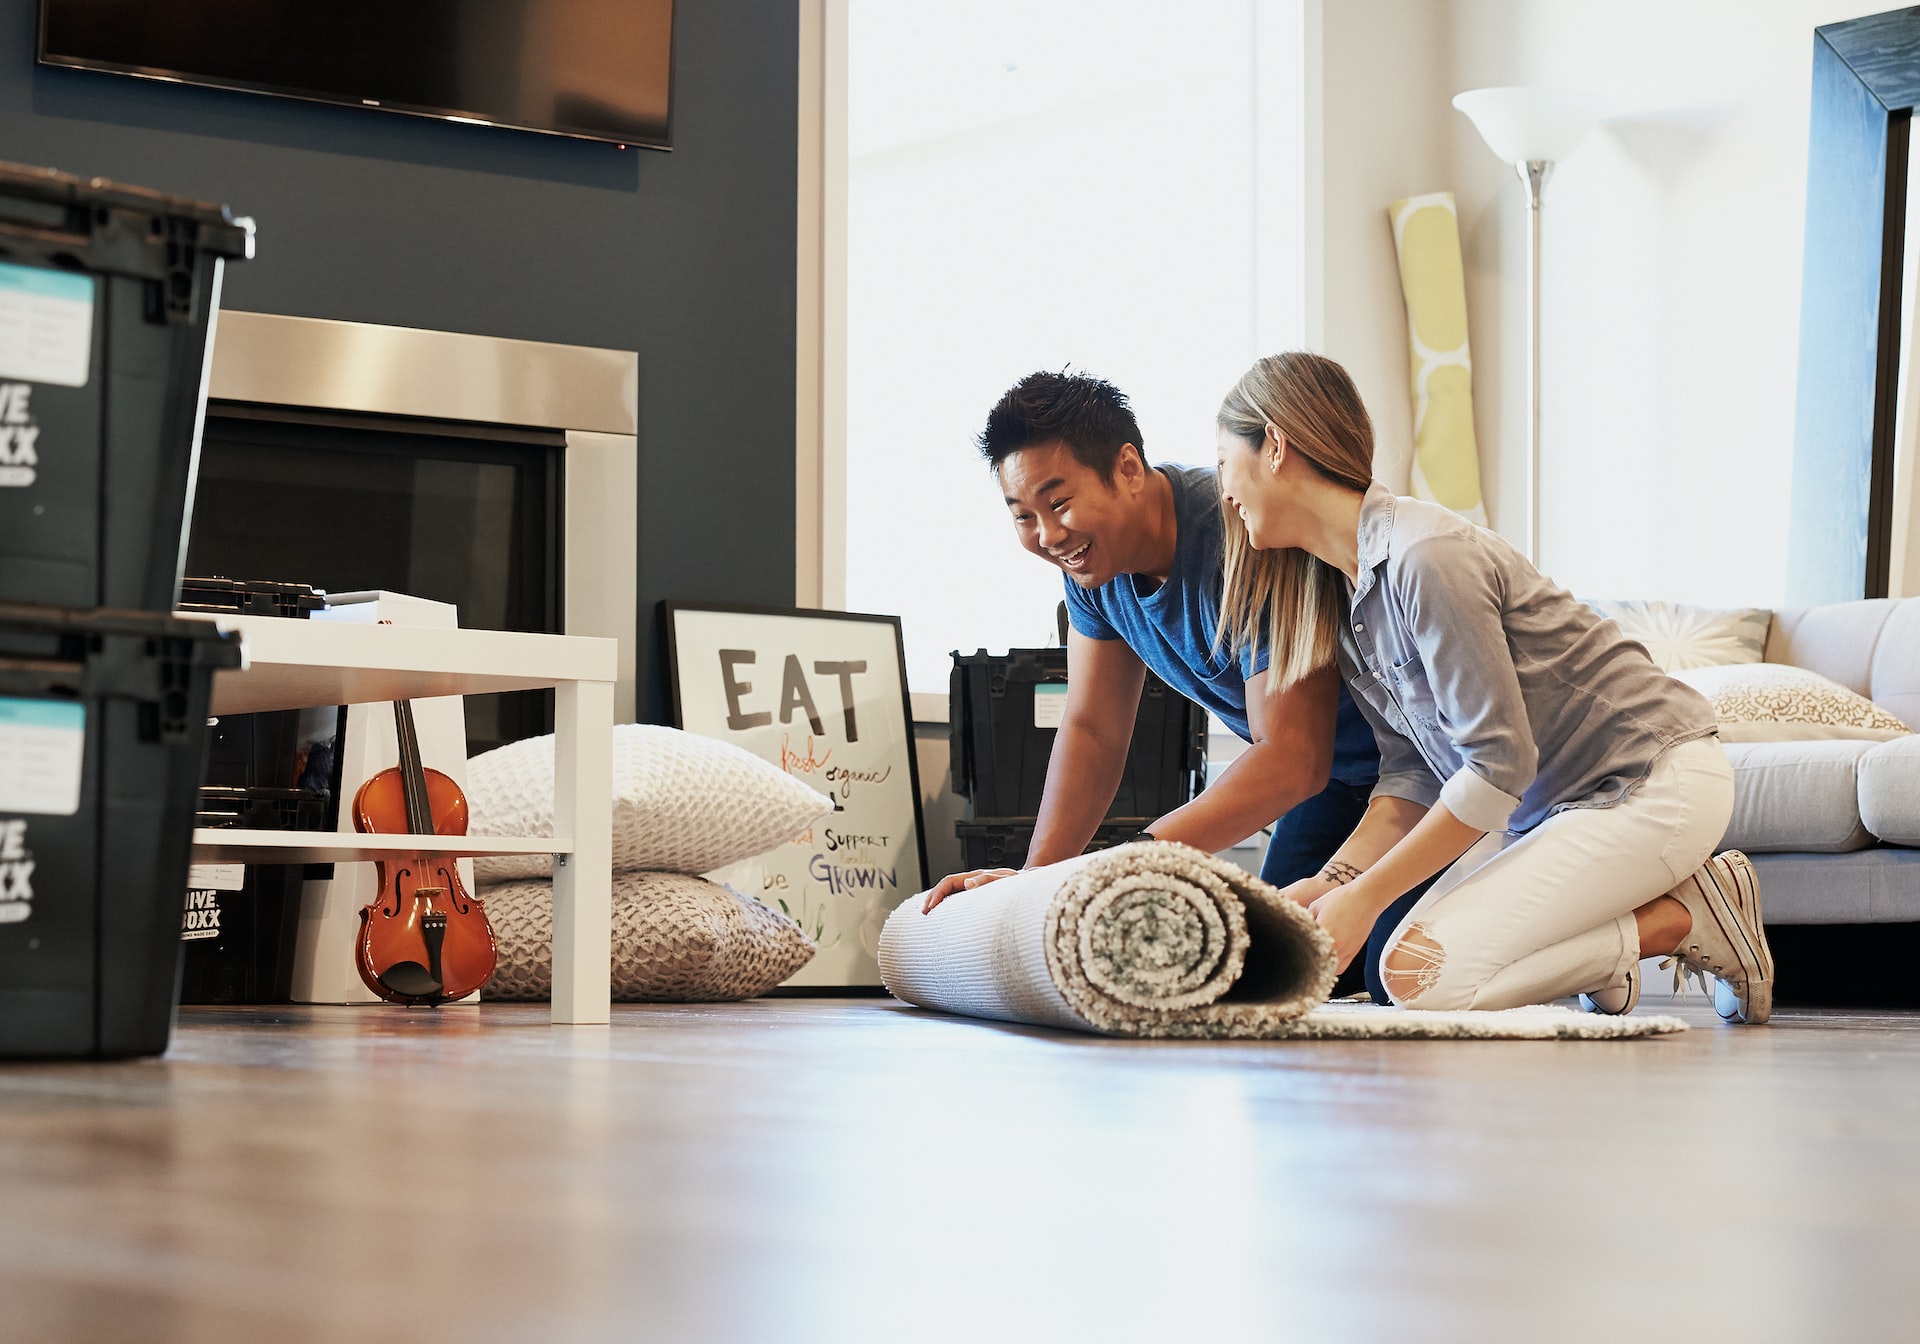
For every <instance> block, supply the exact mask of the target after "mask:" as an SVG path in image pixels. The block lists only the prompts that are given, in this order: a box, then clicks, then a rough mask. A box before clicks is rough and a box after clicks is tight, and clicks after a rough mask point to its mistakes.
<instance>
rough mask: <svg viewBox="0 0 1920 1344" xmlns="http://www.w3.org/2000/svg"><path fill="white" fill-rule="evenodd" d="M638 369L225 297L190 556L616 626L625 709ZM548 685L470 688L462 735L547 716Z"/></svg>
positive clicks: (581, 355)
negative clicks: (521, 689)
mask: <svg viewBox="0 0 1920 1344" xmlns="http://www.w3.org/2000/svg"><path fill="white" fill-rule="evenodd" d="M638 379H639V372H638V357H637V356H636V355H634V354H632V353H630V352H625V351H616V350H599V349H591V348H587V347H580V346H562V345H551V344H546V343H543V342H535V341H515V340H503V339H496V338H489V337H480V336H470V335H461V334H456V333H449V332H434V331H423V330H416V329H413V328H405V327H383V326H373V325H369V324H364V323H354V322H330V321H319V320H315V319H311V318H292V317H277V316H271V315H268V314H262V313H243V312H223V313H222V314H221V315H220V318H219V323H218V326H217V328H216V331H215V335H214V344H213V351H212V369H211V376H210V379H209V395H208V403H207V414H206V423H205V430H204V434H203V437H202V447H201V457H200V471H199V484H198V488H197V494H196V498H195V502H194V510H193V525H192V529H191V532H190V538H189V542H188V549H187V572H188V573H189V574H194V575H202V576H206V575H222V576H225V577H228V578H236V579H272V580H279V581H286V582H296V583H308V584H311V585H313V586H314V587H316V588H325V589H328V590H330V591H334V592H343V591H353V590H359V589H368V588H385V589H388V590H391V591H395V592H405V593H411V594H413V595H415V596H418V597H425V598H432V599H435V600H438V601H443V602H451V603H454V604H455V605H456V606H457V607H458V608H459V611H460V623H461V625H463V626H465V627H468V628H475V629H495V630H530V631H536V632H548V633H564V634H585V635H601V636H606V637H610V638H615V639H618V640H619V641H620V656H621V663H620V682H619V685H618V687H617V690H616V693H615V715H616V717H617V718H619V719H622V720H629V719H631V718H632V717H633V706H634V665H633V659H634V635H635V622H636V617H637V613H636V605H637V597H636V574H635V566H636V549H637V548H636V534H637V512H638V499H637V488H638V487H637V479H638V478H637V464H636V461H635V443H636V440H635V433H636V429H637V415H636V407H637V401H638ZM550 694H551V693H549V692H528V693H523V694H520V695H512V696H488V697H474V698H471V699H470V700H469V701H468V703H467V735H468V742H469V746H470V749H471V750H472V751H475V752H478V751H482V750H485V749H486V748H488V747H491V746H496V745H499V744H501V743H503V742H509V741H516V740H518V739H520V738H523V737H530V736H534V735H536V734H539V733H543V732H547V731H550V730H551V728H552V710H551V704H550Z"/></svg>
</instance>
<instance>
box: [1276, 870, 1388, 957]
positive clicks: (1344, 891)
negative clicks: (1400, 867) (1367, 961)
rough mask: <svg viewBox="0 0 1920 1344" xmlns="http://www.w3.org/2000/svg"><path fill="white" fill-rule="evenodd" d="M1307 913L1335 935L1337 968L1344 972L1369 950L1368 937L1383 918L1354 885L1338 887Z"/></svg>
mask: <svg viewBox="0 0 1920 1344" xmlns="http://www.w3.org/2000/svg"><path fill="white" fill-rule="evenodd" d="M1307 880H1308V881H1313V880H1314V879H1313V878H1308V879H1307ZM1295 885H1296V886H1297V885H1299V884H1298V883H1296V884H1295ZM1288 890H1292V888H1288ZM1307 910H1308V912H1309V913H1311V914H1312V915H1313V917H1314V918H1315V919H1316V920H1318V921H1319V922H1320V927H1321V928H1323V929H1325V930H1326V931H1327V932H1328V934H1330V935H1331V936H1332V938H1333V957H1334V967H1335V969H1336V970H1342V971H1344V970H1346V969H1347V964H1348V963H1349V962H1351V961H1352V960H1353V959H1354V958H1355V957H1357V956H1359V955H1360V953H1361V952H1363V951H1365V950H1366V946H1367V935H1368V934H1370V933H1372V932H1373V921H1374V920H1375V919H1377V918H1379V913H1380V912H1379V911H1378V910H1376V909H1374V907H1373V904H1372V902H1370V901H1369V900H1368V899H1367V897H1366V893H1365V892H1364V891H1356V890H1354V884H1352V883H1348V884H1347V885H1346V886H1344V887H1335V888H1334V889H1333V890H1332V891H1329V892H1328V893H1326V895H1324V896H1322V897H1320V898H1319V899H1318V900H1316V901H1314V902H1313V904H1311V905H1309V906H1308V907H1307Z"/></svg>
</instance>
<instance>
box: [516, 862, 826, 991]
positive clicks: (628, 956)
mask: <svg viewBox="0 0 1920 1344" xmlns="http://www.w3.org/2000/svg"><path fill="white" fill-rule="evenodd" d="M486 902H487V916H488V919H489V920H490V921H491V923H492V924H493V936H494V939H495V941H496V942H497V943H498V944H499V948H500V960H499V964H498V965H497V967H496V968H495V970H494V973H493V979H491V980H489V981H488V982H487V985H486V988H485V989H483V990H482V991H481V992H480V996H481V997H482V998H483V999H548V998H551V997H553V883H551V882H514V883H510V884H508V885H506V886H502V887H494V888H492V889H491V890H489V891H488V892H487V896H486ZM813 953H814V944H813V940H812V939H811V938H809V937H807V935H806V934H805V933H803V932H801V929H800V926H799V925H798V924H795V923H794V922H793V921H792V920H791V919H788V918H787V917H786V916H785V915H783V914H781V913H780V912H779V911H777V910H769V909H768V908H767V907H766V906H764V905H762V904H760V902H758V901H756V900H753V899H752V898H750V897H747V896H742V895H740V894H739V893H737V892H735V891H733V890H732V889H731V888H728V887H723V886H721V885H719V884H718V883H716V882H709V881H707V880H706V879H705V878H702V877H690V876H688V875H687V874H684V873H621V874H619V875H618V876H616V877H615V878H614V879H613V997H614V998H615V999H617V1000H619V1001H621V1002H623V1003H639V1002H646V1001H648V1000H652V1001H656V1002H674V1003H714V1002H719V1001H721V1000H723V999H748V998H752V997H753V996H754V995H755V994H764V993H765V992H766V991H767V990H769V989H772V988H773V987H774V986H775V985H777V984H779V983H780V982H781V981H782V980H785V979H786V978H787V977H788V976H790V975H792V974H793V973H794V972H795V971H797V970H799V969H800V968H801V967H802V966H804V965H806V964H807V962H808V961H810V960H811V959H812V957H813Z"/></svg>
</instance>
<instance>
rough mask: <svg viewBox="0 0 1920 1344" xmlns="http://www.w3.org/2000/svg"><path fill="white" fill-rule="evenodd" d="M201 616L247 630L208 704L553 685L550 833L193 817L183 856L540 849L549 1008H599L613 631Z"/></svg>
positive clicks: (338, 857)
mask: <svg viewBox="0 0 1920 1344" xmlns="http://www.w3.org/2000/svg"><path fill="white" fill-rule="evenodd" d="M206 619H210V620H217V621H218V623H219V624H220V625H221V626H222V627H223V628H225V629H229V630H236V631H238V632H239V633H240V634H241V636H242V638H243V639H244V640H245V641H246V664H245V665H244V666H243V667H240V668H237V669H233V670H229V671H222V672H219V673H217V674H216V675H215V677H214V683H213V712H214V713H215V714H254V713H262V712H265V711H269V710H281V709H309V708H314V707H317V706H324V705H353V704H368V703H377V702H382V701H392V700H424V699H429V698H431V697H434V696H443V695H487V694H491V693H493V692H496V691H529V690H541V689H544V688H546V687H549V686H550V687H552V688H553V689H554V716H553V717H554V800H553V830H554V834H553V836H552V837H551V838H527V839H518V838H515V839H509V838H503V837H493V836H460V837H449V836H417V835H357V834H351V835H350V834H344V833H341V834H324V833H318V832H313V831H305V832H300V831H248V830H220V829H200V830H196V831H195V832H194V833H193V861H194V862H195V863H354V862H364V861H369V860H373V859H381V858H388V857H397V856H400V855H404V854H410V853H417V852H418V851H420V850H422V849H431V850H433V851H435V852H438V853H444V854H448V855H452V856H455V857H470V856H478V855H482V854H552V855H553V856H554V871H553V1020H554V1021H555V1022H559V1023H603V1022H606V1021H607V1020H608V1018H609V1015H610V1014H609V1006H610V1003H611V994H612V986H611V975H612V959H613V949H612V932H611V930H612V918H613V846H612V811H611V808H610V807H609V805H608V800H609V799H610V798H611V797H612V796H613V757H612V730H613V687H614V680H615V678H616V677H617V675H618V667H619V643H618V641H616V640H611V639H590V638H586V637H584V636H579V635H526V634H514V633H508V632H503V631H497V630H435V629H426V628H421V627H417V626H402V625H348V624H339V623H335V622H328V621H299V620H284V619H276V618H272V617H250V616H223V617H217V618H216V617H208V618H206ZM583 804H585V805H584V806H583Z"/></svg>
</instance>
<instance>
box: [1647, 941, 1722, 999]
mask: <svg viewBox="0 0 1920 1344" xmlns="http://www.w3.org/2000/svg"><path fill="white" fill-rule="evenodd" d="M1659 969H1661V970H1663V971H1665V970H1671V971H1672V972H1673V997H1674V998H1676V999H1683V998H1685V997H1686V996H1687V977H1688V976H1692V977H1693V982H1694V984H1696V985H1698V986H1699V987H1700V992H1701V993H1702V994H1704V995H1706V996H1707V997H1708V998H1712V997H1713V991H1712V990H1711V989H1709V988H1708V987H1707V973H1706V972H1705V971H1703V970H1701V969H1700V968H1699V967H1698V966H1695V965H1693V964H1692V963H1691V962H1689V961H1688V960H1687V959H1686V958H1685V957H1683V956H1681V955H1680V954H1679V953H1678V952H1670V953H1668V954H1667V955H1666V956H1664V957H1662V958H1660V964H1659Z"/></svg>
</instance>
